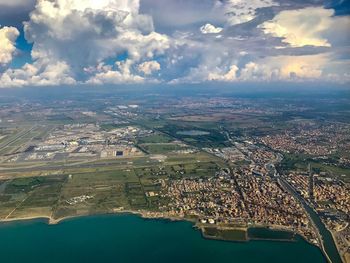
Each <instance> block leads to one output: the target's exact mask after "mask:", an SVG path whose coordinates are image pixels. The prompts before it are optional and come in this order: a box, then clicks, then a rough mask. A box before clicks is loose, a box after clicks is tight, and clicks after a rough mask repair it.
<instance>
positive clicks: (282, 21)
mask: <svg viewBox="0 0 350 263" xmlns="http://www.w3.org/2000/svg"><path fill="white" fill-rule="evenodd" d="M333 15H334V10H332V9H324V8H322V7H309V8H304V9H299V10H286V11H282V12H280V13H279V14H277V15H276V16H275V17H274V19H272V20H270V21H267V22H265V23H263V24H262V25H261V26H260V27H261V28H262V30H263V31H264V33H265V34H271V35H273V36H275V37H281V38H283V40H282V42H284V43H287V44H289V45H291V46H292V47H302V46H307V45H310V46H325V47H331V40H330V39H327V38H326V37H325V36H326V35H327V33H328V34H329V31H334V30H337V27H339V26H340V27H344V26H345V25H346V26H348V27H349V26H350V20H349V18H348V17H334V16H333ZM342 34H344V30H342Z"/></svg>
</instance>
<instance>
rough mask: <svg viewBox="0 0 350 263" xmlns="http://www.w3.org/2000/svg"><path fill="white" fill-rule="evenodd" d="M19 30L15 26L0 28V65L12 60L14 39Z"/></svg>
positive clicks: (14, 49)
mask: <svg viewBox="0 0 350 263" xmlns="http://www.w3.org/2000/svg"><path fill="white" fill-rule="evenodd" d="M18 36H19V31H18V30H17V28H15V27H7V26H5V27H3V28H0V43H1V45H0V65H4V64H8V63H10V62H11V61H12V57H13V54H14V52H15V51H16V45H15V42H16V39H17V37H18Z"/></svg>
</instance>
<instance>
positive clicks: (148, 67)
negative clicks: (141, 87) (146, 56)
mask: <svg viewBox="0 0 350 263" xmlns="http://www.w3.org/2000/svg"><path fill="white" fill-rule="evenodd" d="M138 70H139V71H140V72H143V74H145V75H151V74H152V73H153V72H154V71H159V70H160V64H159V63H158V62H157V61H154V60H153V61H146V62H143V63H141V64H140V65H139V66H138Z"/></svg>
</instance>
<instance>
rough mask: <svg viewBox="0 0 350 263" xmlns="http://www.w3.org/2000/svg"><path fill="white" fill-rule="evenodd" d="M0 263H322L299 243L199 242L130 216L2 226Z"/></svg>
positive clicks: (196, 235) (166, 224) (196, 236)
mask: <svg viewBox="0 0 350 263" xmlns="http://www.w3.org/2000/svg"><path fill="white" fill-rule="evenodd" d="M0 258H1V259H0V261H1V262H2V263H22V262H27V263H28V262H29V263H34V262H35V263H56V262H57V263H58V262H59V263H63V262H64V263H73V262H74V263H80V262H81V263H90V262H98V263H104V262H106V263H109V262H111V263H112V262H113V263H128V262H133V263H134V262H135V263H136V262H137V263H138V262H146V263H148V262H152V263H156V262H167V263H172V262H174V263H175V262H176V263H181V262H191V263H193V262H201V263H206V262H213V263H214V262H215V263H222V262H254V263H257V262H262V263H263V262H268V263H272V262H282V263H289V262H290V263H292V262H293V263H295V262H298V263H303V262H305V263H306V262H307V263H309V262H313V263H317V262H325V260H324V258H323V256H322V253H321V251H320V250H319V249H318V248H316V247H314V246H312V245H310V244H308V243H306V242H305V241H304V240H302V239H300V238H297V242H273V241H250V242H246V243H236V242H224V241H216V240H207V239H203V238H202V236H201V234H200V232H199V231H198V230H195V229H193V227H192V224H190V223H188V222H170V221H167V220H147V219H142V218H140V217H138V216H134V215H102V216H90V217H80V218H74V219H69V220H66V221H63V222H61V223H59V224H58V225H47V224H46V223H45V221H43V220H33V221H19V222H11V223H2V224H0Z"/></svg>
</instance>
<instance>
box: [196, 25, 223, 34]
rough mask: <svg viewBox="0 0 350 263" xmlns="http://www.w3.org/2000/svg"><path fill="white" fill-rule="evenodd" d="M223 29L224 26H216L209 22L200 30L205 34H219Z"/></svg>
mask: <svg viewBox="0 0 350 263" xmlns="http://www.w3.org/2000/svg"><path fill="white" fill-rule="evenodd" d="M222 29H223V28H222V27H215V26H213V25H212V24H209V23H208V24H205V25H204V26H201V27H200V31H201V32H202V33H203V34H217V33H220V32H221V31H222Z"/></svg>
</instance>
